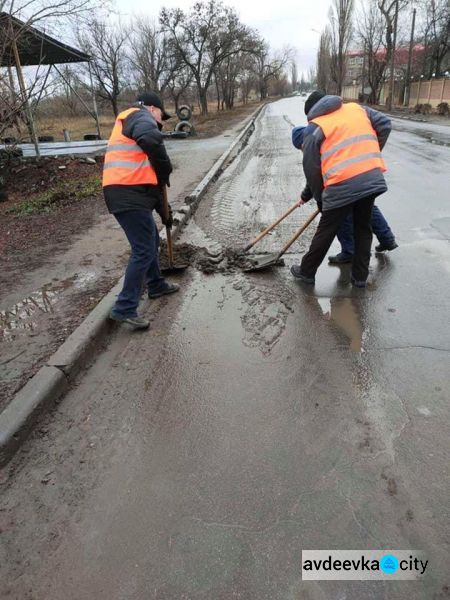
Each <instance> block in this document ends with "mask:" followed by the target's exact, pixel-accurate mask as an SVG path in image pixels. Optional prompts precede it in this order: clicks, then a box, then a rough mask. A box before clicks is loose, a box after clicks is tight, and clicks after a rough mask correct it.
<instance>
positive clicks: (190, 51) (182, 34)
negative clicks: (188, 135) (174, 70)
mask: <svg viewBox="0 0 450 600" xmlns="http://www.w3.org/2000/svg"><path fill="white" fill-rule="evenodd" d="M160 23H161V25H162V27H163V30H164V32H165V33H167V34H168V35H169V36H170V38H171V41H172V43H173V45H174V47H175V48H176V51H177V53H178V54H179V56H180V57H181V59H182V60H183V62H184V63H185V64H186V66H187V67H189V69H190V70H191V72H192V75H193V78H194V81H195V83H196V85H197V90H198V96H199V101H200V107H201V111H202V113H203V114H206V113H207V112H208V97H207V94H208V89H209V87H210V85H211V83H212V78H213V75H214V72H216V71H217V68H218V66H219V65H220V64H221V63H222V62H223V61H225V60H226V59H228V58H229V57H231V56H233V55H234V54H238V53H239V52H243V51H250V50H251V47H252V44H253V35H252V32H251V30H249V29H248V28H247V27H246V26H245V25H243V24H242V23H241V22H240V20H239V17H238V15H237V13H236V11H235V10H234V9H232V8H229V7H226V6H224V5H223V4H222V3H221V2H215V1H214V0H209V1H208V2H196V3H195V4H194V5H193V6H192V8H191V9H190V11H189V12H188V13H185V12H183V11H182V10H181V9H178V8H174V9H166V8H163V9H162V11H161V13H160Z"/></svg>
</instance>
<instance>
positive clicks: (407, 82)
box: [403, 8, 416, 106]
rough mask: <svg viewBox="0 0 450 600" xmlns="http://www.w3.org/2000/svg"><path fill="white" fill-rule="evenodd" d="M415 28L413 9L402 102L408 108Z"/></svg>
mask: <svg viewBox="0 0 450 600" xmlns="http://www.w3.org/2000/svg"><path fill="white" fill-rule="evenodd" d="M415 26H416V9H415V8H413V14H412V23H411V37H410V40H409V53H408V67H407V69H406V87H405V98H404V101H403V105H404V106H408V104H409V94H410V91H411V64H412V55H413V48H414V28H415Z"/></svg>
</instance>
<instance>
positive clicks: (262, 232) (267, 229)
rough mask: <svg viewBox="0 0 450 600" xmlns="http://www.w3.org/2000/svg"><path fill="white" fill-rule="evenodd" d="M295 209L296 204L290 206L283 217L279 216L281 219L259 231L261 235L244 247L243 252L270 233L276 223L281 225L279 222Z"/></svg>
mask: <svg viewBox="0 0 450 600" xmlns="http://www.w3.org/2000/svg"><path fill="white" fill-rule="evenodd" d="M296 208H298V204H294V206H291V208H290V209H289V210H287V211H286V212H285V213H284V214H283V215H281V217H280V218H279V219H277V220H276V221H275V223H272V225H269V227H267V228H266V229H264V231H261V233H260V234H259V235H258V236H257V237H255V239H254V240H253V241H252V242H250V243H249V244H247V245H246V246H245V248H244V252H247V250H250V248H252V247H253V246H254V245H255V244H256V243H257V242H259V240H262V239H263V237H264V236H266V235H267V234H268V233H269V232H270V231H272V229H273V228H274V227H276V226H277V225H278V223H281V221H283V220H284V219H285V218H286V217H287V216H288V215H290V214H291V212H294V210H295V209H296Z"/></svg>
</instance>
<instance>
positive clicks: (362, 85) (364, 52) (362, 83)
mask: <svg viewBox="0 0 450 600" xmlns="http://www.w3.org/2000/svg"><path fill="white" fill-rule="evenodd" d="M365 74H366V44H365V43H364V50H363V64H362V72H361V100H362V102H363V103H364V84H365V81H364V79H365Z"/></svg>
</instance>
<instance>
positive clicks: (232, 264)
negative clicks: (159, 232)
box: [160, 244, 253, 274]
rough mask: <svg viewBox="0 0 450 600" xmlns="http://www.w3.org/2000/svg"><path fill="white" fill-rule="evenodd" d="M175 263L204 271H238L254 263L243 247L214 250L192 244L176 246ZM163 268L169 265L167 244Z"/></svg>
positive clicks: (161, 260)
mask: <svg viewBox="0 0 450 600" xmlns="http://www.w3.org/2000/svg"><path fill="white" fill-rule="evenodd" d="M174 264H175V266H177V265H182V264H187V265H189V266H191V267H194V269H197V270H198V271H201V272H202V273H208V274H211V273H225V274H227V273H230V274H231V273H236V272H237V271H242V270H244V269H246V268H249V267H251V266H252V265H253V261H252V259H251V257H249V255H248V254H245V253H244V251H243V250H242V249H241V248H223V249H222V250H220V251H217V252H214V253H213V252H212V251H211V250H208V249H207V248H199V247H196V246H192V245H191V244H179V245H175V246H174ZM160 265H161V268H162V269H164V268H167V267H168V257H167V246H166V245H165V244H164V245H161V255H160Z"/></svg>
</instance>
